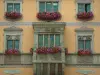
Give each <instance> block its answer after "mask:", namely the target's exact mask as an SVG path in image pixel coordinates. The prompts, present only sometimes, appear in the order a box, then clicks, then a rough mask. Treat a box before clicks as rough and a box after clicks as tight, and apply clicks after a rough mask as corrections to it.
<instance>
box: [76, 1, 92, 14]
mask: <svg viewBox="0 0 100 75" xmlns="http://www.w3.org/2000/svg"><path fill="white" fill-rule="evenodd" d="M78 4H79V3H76V14H77V13H78ZM83 4H89V3H83ZM90 10H91V12H93V3H92V2H91V3H90Z"/></svg>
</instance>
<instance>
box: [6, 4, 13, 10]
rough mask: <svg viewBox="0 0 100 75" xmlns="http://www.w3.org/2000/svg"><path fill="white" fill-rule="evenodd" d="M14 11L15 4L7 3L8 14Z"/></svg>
mask: <svg viewBox="0 0 100 75" xmlns="http://www.w3.org/2000/svg"><path fill="white" fill-rule="evenodd" d="M11 11H13V3H7V12H11Z"/></svg>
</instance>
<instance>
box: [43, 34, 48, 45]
mask: <svg viewBox="0 0 100 75" xmlns="http://www.w3.org/2000/svg"><path fill="white" fill-rule="evenodd" d="M44 46H46V47H48V35H47V34H45V35H44Z"/></svg>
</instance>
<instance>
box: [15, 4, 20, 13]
mask: <svg viewBox="0 0 100 75" xmlns="http://www.w3.org/2000/svg"><path fill="white" fill-rule="evenodd" d="M14 11H16V12H20V3H14Z"/></svg>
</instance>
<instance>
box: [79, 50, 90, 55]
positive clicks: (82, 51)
mask: <svg viewBox="0 0 100 75" xmlns="http://www.w3.org/2000/svg"><path fill="white" fill-rule="evenodd" d="M78 55H91V51H90V50H78Z"/></svg>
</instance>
